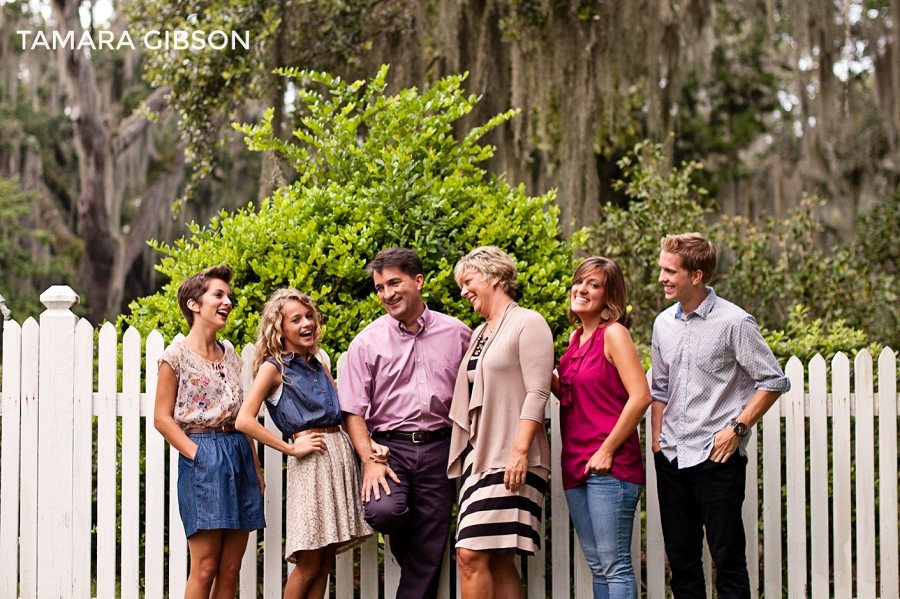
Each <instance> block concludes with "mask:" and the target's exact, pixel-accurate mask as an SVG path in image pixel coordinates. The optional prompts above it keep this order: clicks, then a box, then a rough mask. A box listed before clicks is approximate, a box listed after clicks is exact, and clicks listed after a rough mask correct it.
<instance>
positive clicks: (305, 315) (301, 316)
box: [281, 300, 319, 356]
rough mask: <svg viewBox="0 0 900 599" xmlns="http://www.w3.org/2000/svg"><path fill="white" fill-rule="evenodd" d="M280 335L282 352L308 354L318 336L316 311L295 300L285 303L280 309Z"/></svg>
mask: <svg viewBox="0 0 900 599" xmlns="http://www.w3.org/2000/svg"><path fill="white" fill-rule="evenodd" d="M281 334H282V345H283V346H284V351H286V352H291V353H295V354H301V355H304V356H305V355H307V354H309V352H310V351H312V350H313V348H314V347H315V346H316V338H317V337H318V334H319V319H318V315H317V314H316V311H315V310H313V309H312V307H310V306H305V305H303V304H302V303H300V302H298V301H296V300H291V301H288V302H286V303H285V304H284V306H282V308H281Z"/></svg>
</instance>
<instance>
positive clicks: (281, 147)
mask: <svg viewBox="0 0 900 599" xmlns="http://www.w3.org/2000/svg"><path fill="white" fill-rule="evenodd" d="M283 74H284V75H285V76H288V77H291V78H293V79H294V80H295V81H296V82H297V84H298V85H299V86H300V89H299V91H298V94H297V98H296V103H297V110H298V111H300V114H299V115H297V119H296V121H295V122H299V123H300V126H299V128H298V129H297V130H296V131H294V132H293V139H292V140H291V141H290V142H286V141H283V140H282V139H280V138H279V137H278V136H277V135H276V134H275V132H273V129H272V113H271V111H269V113H267V115H266V117H265V119H264V121H263V122H262V123H261V124H259V125H255V126H249V125H244V126H240V127H238V128H239V129H240V130H241V131H243V132H244V133H245V134H246V135H247V141H248V143H249V145H250V147H251V148H252V149H254V150H259V151H274V152H275V153H276V155H277V156H278V157H279V158H280V159H282V160H283V161H284V162H286V163H288V164H290V165H291V166H292V167H293V168H294V169H296V171H297V179H296V181H295V182H294V183H292V184H290V185H284V186H283V187H281V188H279V189H278V190H277V191H276V192H275V193H274V194H273V196H272V197H271V198H270V199H267V200H266V201H265V202H263V204H262V205H261V206H260V207H259V209H255V208H254V207H252V206H251V207H248V208H246V209H241V210H238V211H237V212H235V213H233V214H222V215H221V217H220V218H217V219H213V221H212V222H211V223H210V224H209V225H208V226H205V227H201V226H198V225H193V226H192V227H191V237H190V238H189V239H182V240H180V241H178V242H176V243H175V244H174V245H173V246H166V245H161V244H155V245H156V247H158V248H159V249H160V250H161V251H163V252H164V253H165V254H167V255H166V257H165V258H164V259H163V260H162V263H161V265H160V266H159V270H160V271H161V272H163V273H165V274H166V275H168V276H169V277H170V278H171V281H172V282H171V283H170V284H168V285H167V286H166V287H165V288H164V289H163V290H162V291H161V292H160V293H157V294H156V295H152V296H149V297H145V298H142V299H139V300H137V301H135V302H133V303H132V304H131V310H132V314H131V316H129V317H127V318H126V321H127V322H128V323H129V324H131V325H133V326H136V327H138V329H139V330H140V331H141V332H142V333H143V334H146V333H148V332H149V331H150V330H152V329H158V330H160V331H161V332H162V333H163V335H164V336H165V337H166V338H171V337H172V336H173V335H175V334H176V333H178V332H185V331H186V328H185V325H184V322H183V319H182V317H181V315H180V313H179V311H178V307H177V304H176V301H175V291H176V289H177V286H178V284H179V282H180V281H181V280H182V279H183V278H184V277H185V276H188V275H190V274H191V273H194V272H196V271H198V270H200V269H202V268H204V267H206V266H210V265H213V264H218V263H225V264H228V265H230V266H231V267H232V268H234V270H235V280H234V282H233V287H234V294H235V297H234V300H235V309H234V311H233V313H232V316H231V318H230V319H229V323H228V326H227V328H226V329H225V331H224V335H225V337H226V338H228V339H230V340H232V341H233V342H234V343H235V344H241V345H242V344H244V343H248V342H251V341H253V339H254V338H255V333H256V328H257V325H258V318H259V311H260V308H261V306H262V304H263V302H264V301H265V299H266V296H267V295H268V294H269V293H270V292H271V291H272V290H274V289H276V288H277V287H281V286H285V285H291V286H296V287H298V288H299V289H301V290H304V291H307V292H309V293H310V294H311V295H312V296H313V297H314V298H315V299H316V301H317V302H318V304H319V307H320V309H321V310H322V312H323V314H324V315H325V319H326V332H325V338H324V342H323V345H324V347H325V348H326V349H328V350H330V351H331V352H334V353H340V352H342V351H344V350H345V349H346V347H347V345H348V344H349V343H350V341H351V340H352V339H353V337H354V336H355V335H356V334H357V333H358V332H359V331H361V330H362V329H363V327H365V326H366V325H367V324H368V323H369V322H371V321H372V320H373V319H375V318H376V317H378V316H379V315H380V314H382V310H381V307H380V305H379V303H378V299H377V297H376V296H375V294H374V292H373V286H372V280H371V277H369V276H368V275H367V274H366V272H365V265H366V263H367V262H368V261H369V260H370V259H371V258H372V257H374V256H375V254H376V253H377V252H378V251H379V250H381V249H382V248H385V247H389V246H395V245H400V246H407V247H411V248H413V249H415V250H416V251H417V252H418V254H419V255H420V256H421V257H422V261H423V263H424V266H425V270H426V285H425V297H426V301H427V302H428V304H429V306H430V307H431V308H434V309H437V310H440V311H443V312H447V313H450V314H453V315H454V316H457V317H458V318H460V319H462V320H464V321H465V322H467V323H470V324H471V323H473V322H476V321H478V320H479V319H480V317H478V316H477V315H475V314H473V313H472V310H471V308H470V307H469V306H468V304H467V303H466V302H464V301H463V300H462V299H461V297H460V295H459V289H458V287H457V285H456V283H455V281H454V280H453V274H452V268H453V265H454V264H455V262H456V260H457V259H458V258H459V257H461V256H462V255H463V254H464V253H466V252H468V251H469V250H471V249H472V248H474V247H477V246H479V245H486V244H492V245H498V246H500V247H501V248H503V249H504V250H506V251H507V252H508V253H509V254H510V255H512V256H513V258H514V259H515V260H516V262H517V265H518V267H519V272H520V274H519V298H520V300H519V301H520V303H521V304H522V305H524V306H527V307H531V308H534V309H536V310H538V311H539V312H541V313H542V314H543V315H544V317H545V318H547V320H548V322H549V323H550V325H551V327H552V328H553V330H554V333H555V335H556V337H557V340H558V344H562V343H564V342H565V341H566V340H567V331H568V329H569V326H568V322H567V321H566V318H565V312H566V289H567V286H568V283H569V278H570V277H571V272H572V251H573V244H575V243H578V242H579V240H580V239H581V237H582V235H581V234H579V235H576V236H575V238H573V240H570V241H565V240H562V239H561V238H560V235H559V232H558V229H557V224H558V210H557V209H556V208H555V207H554V206H552V205H551V204H550V202H551V200H552V199H553V193H552V192H550V193H548V194H546V195H544V196H541V197H528V196H527V195H526V193H525V191H524V188H523V187H521V186H520V187H511V186H510V185H509V184H508V183H507V181H506V180H505V179H504V178H503V177H498V176H492V177H487V176H486V173H485V171H484V170H482V169H480V168H479V167H478V166H477V164H478V163H479V162H481V161H483V160H485V159H486V158H488V157H490V156H491V154H492V152H493V148H491V147H490V146H484V145H481V144H479V143H478V140H479V138H480V137H482V136H483V135H484V134H485V133H486V132H487V131H489V130H491V129H493V128H494V127H497V126H499V125H501V124H502V123H504V122H505V121H507V120H509V119H510V118H512V117H513V116H515V112H512V111H510V112H507V113H505V114H501V115H498V116H495V117H494V118H493V119H491V120H490V121H488V122H487V123H485V124H484V125H482V126H480V127H476V128H475V129H472V130H471V131H469V132H468V133H465V134H463V135H461V136H454V123H455V122H456V121H457V120H458V119H459V118H460V117H462V116H463V115H465V114H467V113H468V112H469V111H471V110H472V107H473V106H474V104H475V103H476V102H477V98H476V97H474V96H469V97H464V96H463V93H462V90H461V88H460V83H461V81H462V80H463V77H462V76H453V77H447V78H444V79H441V80H439V81H438V82H436V83H435V84H434V86H433V87H431V88H429V89H426V90H423V91H419V90H417V89H415V88H413V89H405V90H402V91H400V92H399V93H398V94H396V95H386V93H385V87H386V83H385V79H386V75H387V67H383V68H382V69H381V71H380V72H379V74H378V75H377V76H376V77H375V78H373V79H372V80H370V81H368V82H363V81H357V82H354V83H348V82H345V81H342V80H341V79H339V78H335V77H332V76H330V75H328V74H326V73H318V72H311V71H294V70H291V71H285V72H284V73H283Z"/></svg>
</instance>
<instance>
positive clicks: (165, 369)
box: [153, 361, 197, 460]
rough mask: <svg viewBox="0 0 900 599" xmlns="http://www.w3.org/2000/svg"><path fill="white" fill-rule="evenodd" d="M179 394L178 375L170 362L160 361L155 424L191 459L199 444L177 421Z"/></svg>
mask: <svg viewBox="0 0 900 599" xmlns="http://www.w3.org/2000/svg"><path fill="white" fill-rule="evenodd" d="M177 395H178V377H177V376H175V371H174V370H172V365H171V364H169V363H168V362H165V361H163V362H160V363H159V376H158V378H157V380H156V399H155V401H154V404H153V426H154V427H156V430H158V431H159V433H160V434H161V435H162V436H163V438H164V439H165V440H166V441H168V442H169V445H171V446H172V447H174V448H175V449H177V450H178V453H180V454H181V455H183V456H184V457H186V458H187V459H189V460H193V459H194V454H196V453H197V444H196V443H194V442H193V441H191V439H190V438H189V437H188V436H187V435H185V434H184V431H182V430H181V427H180V426H178V423H177V422H175V416H174V414H175V399H176V397H177Z"/></svg>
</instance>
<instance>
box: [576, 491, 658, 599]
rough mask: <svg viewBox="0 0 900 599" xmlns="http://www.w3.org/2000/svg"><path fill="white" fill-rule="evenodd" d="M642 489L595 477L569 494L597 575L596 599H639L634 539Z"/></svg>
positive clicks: (582, 546) (583, 545) (592, 571)
mask: <svg viewBox="0 0 900 599" xmlns="http://www.w3.org/2000/svg"><path fill="white" fill-rule="evenodd" d="M641 488H642V485H638V484H635V483H630V482H627V481H624V480H618V479H615V478H613V477H612V476H610V475H609V474H592V475H591V476H590V477H588V479H587V481H586V482H585V483H584V484H581V485H579V486H577V487H575V488H574V489H568V490H567V491H566V501H567V502H568V503H569V514H570V515H571V516H572V524H574V525H575V532H577V533H578V540H579V541H581V549H582V550H583V551H584V556H585V557H586V558H587V563H588V566H590V568H591V574H592V575H593V587H594V599H607V598H608V599H636V597H637V581H636V580H635V578H634V567H633V566H632V564H631V536H632V532H633V530H634V510H635V508H636V507H637V502H638V499H639V498H640V496H641Z"/></svg>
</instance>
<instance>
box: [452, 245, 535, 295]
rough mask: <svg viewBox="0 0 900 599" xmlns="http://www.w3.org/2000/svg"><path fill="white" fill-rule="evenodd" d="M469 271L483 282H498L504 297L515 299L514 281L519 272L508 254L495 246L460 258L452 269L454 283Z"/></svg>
mask: <svg viewBox="0 0 900 599" xmlns="http://www.w3.org/2000/svg"><path fill="white" fill-rule="evenodd" d="M470 270H474V271H477V272H479V273H481V276H482V277H484V279H485V281H488V282H491V281H494V280H497V281H499V282H500V288H501V289H503V291H504V292H505V293H506V295H508V296H509V297H511V298H513V299H515V298H516V280H517V279H518V278H519V271H518V269H517V268H516V263H515V262H513V259H512V258H510V257H509V254H507V253H506V252H504V251H503V250H501V249H500V248H498V247H497V246H494V245H483V246H481V247H478V248H475V249H474V250H472V251H471V252H469V253H468V254H466V255H465V256H463V257H462V258H460V259H459V262H457V263H456V266H455V267H453V276H454V278H455V279H456V283H457V284H459V282H460V281H461V280H462V278H463V275H464V274H466V273H467V272H468V271H470ZM460 287H462V285H460Z"/></svg>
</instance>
